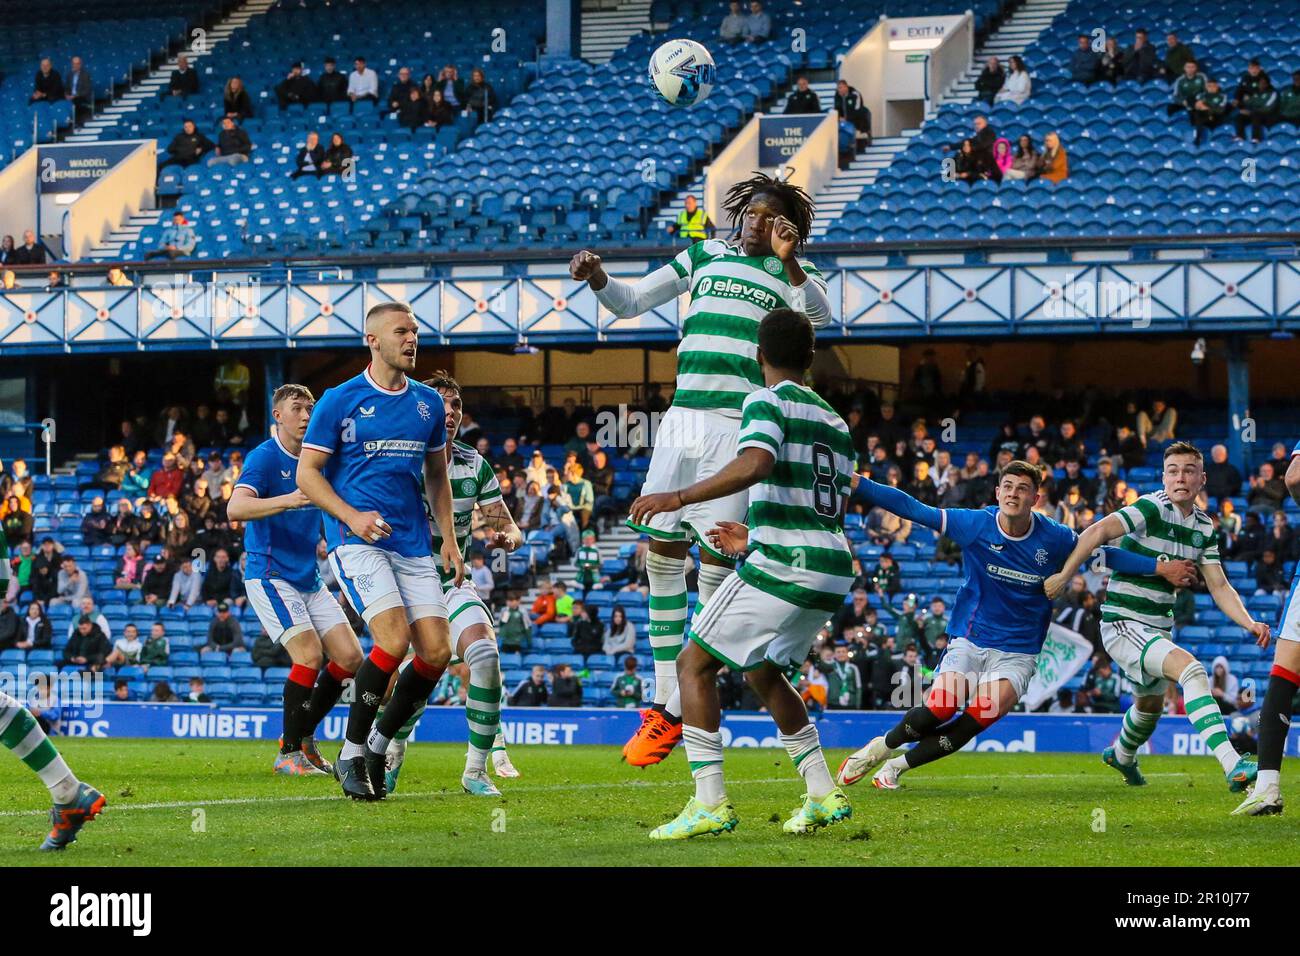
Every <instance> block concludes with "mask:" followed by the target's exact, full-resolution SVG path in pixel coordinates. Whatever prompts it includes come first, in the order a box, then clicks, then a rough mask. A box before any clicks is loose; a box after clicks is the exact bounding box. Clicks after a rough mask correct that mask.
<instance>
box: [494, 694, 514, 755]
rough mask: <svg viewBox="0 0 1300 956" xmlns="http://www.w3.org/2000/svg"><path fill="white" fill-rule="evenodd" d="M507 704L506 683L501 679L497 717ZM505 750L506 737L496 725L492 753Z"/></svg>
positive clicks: (499, 726) (498, 725)
mask: <svg viewBox="0 0 1300 956" xmlns="http://www.w3.org/2000/svg"><path fill="white" fill-rule="evenodd" d="M508 703H510V701H509V700H508V699H507V697H506V682H505V679H504V678H502V679H501V701H500V704H499V706H498V707H497V714H498V715H499V714H500V713H501V708H502V707H504V706H505V705H506V704H508ZM505 749H506V735H505V734H503V733H502V732H501V725H500V724H499V723H498V724H497V735H496V736H495V737H493V738H492V752H493V753H496V752H497V751H498V750H505Z"/></svg>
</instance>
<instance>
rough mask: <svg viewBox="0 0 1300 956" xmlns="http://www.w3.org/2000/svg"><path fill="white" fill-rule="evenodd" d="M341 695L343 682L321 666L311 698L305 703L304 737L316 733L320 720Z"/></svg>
mask: <svg viewBox="0 0 1300 956" xmlns="http://www.w3.org/2000/svg"><path fill="white" fill-rule="evenodd" d="M341 696H343V682H342V681H341V680H339V679H338V678H337V677H335V676H334V673H333V672H332V671H330V669H329V668H328V667H326V668H323V669H322V670H321V672H320V676H318V677H317V678H316V686H315V687H313V688H312V691H311V699H310V700H309V701H307V703H306V705H305V707H306V710H305V711H304V713H303V731H302V733H303V736H304V737H306V736H309V735H311V734H314V733H316V728H317V727H319V726H320V722H321V721H322V720H324V719H325V715H326V714H328V713H329V712H330V710H332V709H333V707H334V705H335V704H337V703H338V702H339V698H340V697H341Z"/></svg>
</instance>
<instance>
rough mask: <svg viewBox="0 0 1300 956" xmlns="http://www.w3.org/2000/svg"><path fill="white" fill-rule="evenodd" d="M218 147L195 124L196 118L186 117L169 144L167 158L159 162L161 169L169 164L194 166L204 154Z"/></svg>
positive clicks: (183, 166)
mask: <svg viewBox="0 0 1300 956" xmlns="http://www.w3.org/2000/svg"><path fill="white" fill-rule="evenodd" d="M214 149H216V144H214V143H213V142H212V140H210V139H208V138H207V137H206V136H204V135H203V134H202V133H200V132H199V131H198V128H197V127H196V126H195V125H194V120H192V119H188V118H187V119H186V120H185V122H184V123H182V124H181V131H180V132H179V133H177V134H176V135H175V136H173V137H172V141H171V143H170V144H168V146H167V153H166V156H167V158H166V159H164V160H162V161H161V162H160V163H159V164H158V169H159V171H162V169H163V168H165V167H167V166H180V167H181V168H185V167H187V166H193V165H194V164H195V163H197V162H198V161H199V160H200V159H202V158H203V154H204V153H207V152H211V151H212V150H214Z"/></svg>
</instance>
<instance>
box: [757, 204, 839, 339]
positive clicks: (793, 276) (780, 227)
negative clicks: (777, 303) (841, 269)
mask: <svg viewBox="0 0 1300 956" xmlns="http://www.w3.org/2000/svg"><path fill="white" fill-rule="evenodd" d="M798 248H799V231H798V230H797V229H795V226H794V223H792V222H791V221H790V220H789V219H787V218H785V216H778V217H777V218H776V221H775V222H773V223H772V252H773V253H774V254H775V255H776V257H777V258H778V259H780V260H781V263H782V264H783V265H784V266H785V274H786V277H787V278H788V279H789V280H790V308H792V309H794V310H795V311H796V312H802V313H803V314H804V315H806V316H808V321H809V322H810V323H812V327H813V328H814V329H820V328H825V327H826V326H827V325H830V322H831V318H832V315H831V300H830V297H829V296H828V295H827V294H826V280H825V279H823V278H821V276H815V277H814V276H810V275H808V273H807V272H805V271H804V268H803V264H802V263H800V262H799V258H798V256H797V255H796V254H795V253H796V250H797V249H798Z"/></svg>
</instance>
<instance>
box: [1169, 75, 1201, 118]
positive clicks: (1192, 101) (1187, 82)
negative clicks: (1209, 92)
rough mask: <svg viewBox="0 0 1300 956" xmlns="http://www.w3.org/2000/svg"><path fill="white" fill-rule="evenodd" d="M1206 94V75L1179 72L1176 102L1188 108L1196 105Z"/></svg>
mask: <svg viewBox="0 0 1300 956" xmlns="http://www.w3.org/2000/svg"><path fill="white" fill-rule="evenodd" d="M1204 95H1205V77H1203V76H1202V75H1201V74H1199V73H1196V74H1194V75H1192V76H1186V75H1184V74H1181V73H1180V74H1179V76H1178V79H1177V81H1176V82H1175V83H1174V102H1175V103H1179V104H1181V105H1183V106H1185V107H1187V108H1188V109H1191V108H1192V107H1193V106H1195V105H1196V101H1197V100H1199V99H1200V98H1201V97H1202V96H1204Z"/></svg>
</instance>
